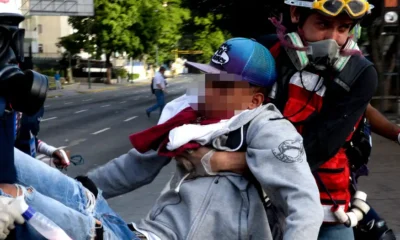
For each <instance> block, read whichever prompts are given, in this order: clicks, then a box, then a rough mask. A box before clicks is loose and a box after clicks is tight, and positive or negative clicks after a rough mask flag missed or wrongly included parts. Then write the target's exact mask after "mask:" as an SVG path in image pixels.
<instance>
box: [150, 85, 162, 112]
mask: <svg viewBox="0 0 400 240" xmlns="http://www.w3.org/2000/svg"><path fill="white" fill-rule="evenodd" d="M154 94H155V95H156V98H157V103H156V104H155V105H153V106H152V107H150V108H148V109H147V110H146V112H148V113H151V112H153V111H155V110H156V109H157V108H160V110H161V111H162V109H163V108H164V105H165V100H164V92H163V91H161V90H159V89H156V90H155V92H154Z"/></svg>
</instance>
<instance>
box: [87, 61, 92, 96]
mask: <svg viewBox="0 0 400 240" xmlns="http://www.w3.org/2000/svg"><path fill="white" fill-rule="evenodd" d="M90 81H91V80H90V58H88V84H89V89H91V88H92V86H91V83H90Z"/></svg>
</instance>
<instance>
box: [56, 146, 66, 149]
mask: <svg viewBox="0 0 400 240" xmlns="http://www.w3.org/2000/svg"><path fill="white" fill-rule="evenodd" d="M64 148H67V146H61V147H58V148H57V149H64Z"/></svg>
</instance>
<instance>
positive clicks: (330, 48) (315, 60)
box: [285, 32, 359, 72]
mask: <svg viewBox="0 0 400 240" xmlns="http://www.w3.org/2000/svg"><path fill="white" fill-rule="evenodd" d="M285 41H287V42H288V43H289V44H287V45H289V46H285V50H286V52H287V54H288V56H289V58H290V60H291V61H292V63H293V65H294V66H295V67H296V69H297V70H298V71H301V70H303V69H304V68H305V67H307V66H309V65H310V66H313V67H314V68H316V69H317V70H321V71H323V70H326V69H332V70H335V71H337V72H340V71H341V70H343V68H344V67H345V66H346V64H347V62H348V61H349V59H350V57H351V55H346V56H345V55H342V54H341V53H342V52H343V51H344V50H345V51H347V50H356V51H358V50H359V48H358V46H357V43H356V42H354V41H353V40H352V39H349V40H348V41H347V43H346V44H345V45H344V46H343V47H342V48H341V47H340V46H339V45H338V44H337V43H336V41H335V40H333V39H327V40H322V41H317V42H308V43H307V46H304V44H303V40H302V39H301V38H300V36H299V35H298V34H297V33H296V32H292V33H288V34H286V35H285ZM290 45H292V46H294V48H293V47H290Z"/></svg>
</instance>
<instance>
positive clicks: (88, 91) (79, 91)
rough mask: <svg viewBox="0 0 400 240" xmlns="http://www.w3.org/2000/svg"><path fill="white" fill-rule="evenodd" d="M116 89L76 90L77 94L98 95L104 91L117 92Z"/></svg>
mask: <svg viewBox="0 0 400 240" xmlns="http://www.w3.org/2000/svg"><path fill="white" fill-rule="evenodd" d="M117 89H118V87H105V88H100V89H93V90H76V92H77V93H84V94H85V93H99V92H105V91H113V90H117Z"/></svg>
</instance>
